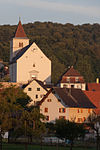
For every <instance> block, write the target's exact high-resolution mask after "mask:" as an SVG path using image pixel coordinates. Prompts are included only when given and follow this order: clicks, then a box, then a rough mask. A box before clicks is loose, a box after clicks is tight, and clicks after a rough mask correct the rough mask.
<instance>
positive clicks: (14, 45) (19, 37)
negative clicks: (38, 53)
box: [10, 20, 29, 61]
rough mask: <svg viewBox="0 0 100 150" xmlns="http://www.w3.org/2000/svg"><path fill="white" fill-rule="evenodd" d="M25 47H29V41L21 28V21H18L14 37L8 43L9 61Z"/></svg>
mask: <svg viewBox="0 0 100 150" xmlns="http://www.w3.org/2000/svg"><path fill="white" fill-rule="evenodd" d="M27 45H29V39H28V38H27V36H26V34H25V31H24V29H23V27H22V24H21V21H20V20H19V23H18V27H17V29H16V32H15V35H14V37H13V39H12V40H11V41H10V61H11V60H12V58H14V57H15V56H16V54H17V53H18V52H19V51H20V50H21V49H22V48H23V47H25V46H27Z"/></svg>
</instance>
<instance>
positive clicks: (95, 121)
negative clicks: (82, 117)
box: [87, 113, 100, 150]
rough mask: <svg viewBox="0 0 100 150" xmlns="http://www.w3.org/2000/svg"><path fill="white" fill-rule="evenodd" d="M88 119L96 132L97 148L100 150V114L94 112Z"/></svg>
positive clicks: (89, 124) (91, 127)
mask: <svg viewBox="0 0 100 150" xmlns="http://www.w3.org/2000/svg"><path fill="white" fill-rule="evenodd" d="M88 121H89V123H88V124H87V125H88V126H89V127H90V129H92V130H94V132H95V133H96V149H97V150H100V116H98V115H96V114H94V113H93V114H91V115H90V116H89V117H88Z"/></svg>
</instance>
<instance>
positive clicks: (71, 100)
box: [39, 87, 96, 108]
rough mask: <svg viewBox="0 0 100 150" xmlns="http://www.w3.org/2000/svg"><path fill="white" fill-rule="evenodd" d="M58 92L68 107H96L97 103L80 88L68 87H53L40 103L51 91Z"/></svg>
mask: <svg viewBox="0 0 100 150" xmlns="http://www.w3.org/2000/svg"><path fill="white" fill-rule="evenodd" d="M54 92H55V93H56V94H57V95H58V96H59V97H60V98H61V100H62V101H63V103H64V104H65V105H66V106H67V107H72V108H73V107H75V108H96V107H95V105H93V104H92V102H91V101H90V100H89V98H88V97H87V96H86V95H85V94H84V93H83V91H82V90H80V89H73V88H72V89H67V88H59V87H54V88H52V89H51V90H50V91H49V92H48V93H47V94H46V95H45V97H44V98H43V99H42V100H41V101H40V103H39V105H41V104H42V103H43V102H44V101H45V99H46V98H47V97H48V95H49V94H50V93H54Z"/></svg>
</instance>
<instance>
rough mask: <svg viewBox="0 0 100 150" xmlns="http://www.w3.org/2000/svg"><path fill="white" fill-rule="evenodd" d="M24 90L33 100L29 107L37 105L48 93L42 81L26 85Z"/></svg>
mask: <svg viewBox="0 0 100 150" xmlns="http://www.w3.org/2000/svg"><path fill="white" fill-rule="evenodd" d="M22 88H23V90H24V92H25V93H27V95H28V96H29V97H30V98H31V100H32V101H31V103H30V104H29V105H36V104H37V102H38V101H40V100H41V99H42V98H43V97H44V95H46V93H47V92H48V90H47V88H46V85H45V84H44V83H43V82H42V81H39V80H36V79H34V80H32V81H30V82H29V83H27V84H24V85H23V86H22Z"/></svg>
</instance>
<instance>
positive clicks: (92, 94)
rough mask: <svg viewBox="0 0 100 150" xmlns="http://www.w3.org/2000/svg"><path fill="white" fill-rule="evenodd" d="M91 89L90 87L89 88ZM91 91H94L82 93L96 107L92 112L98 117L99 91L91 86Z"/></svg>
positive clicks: (99, 109) (99, 113) (99, 108)
mask: <svg viewBox="0 0 100 150" xmlns="http://www.w3.org/2000/svg"><path fill="white" fill-rule="evenodd" d="M91 89H92V87H91ZM93 89H95V90H96V91H94V90H93V91H92V90H91V91H84V93H85V94H86V95H87V97H88V98H89V99H90V101H91V102H92V103H93V104H94V105H95V106H96V109H95V110H94V112H95V113H96V115H100V91H99V89H98V88H96V87H94V86H93Z"/></svg>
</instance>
